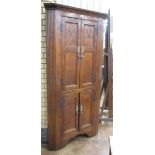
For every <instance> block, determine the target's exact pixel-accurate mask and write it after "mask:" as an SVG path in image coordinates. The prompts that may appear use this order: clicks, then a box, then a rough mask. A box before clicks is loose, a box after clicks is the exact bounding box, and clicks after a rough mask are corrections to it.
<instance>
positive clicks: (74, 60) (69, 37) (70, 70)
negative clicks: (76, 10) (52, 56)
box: [62, 17, 81, 90]
mask: <svg viewBox="0 0 155 155" xmlns="http://www.w3.org/2000/svg"><path fill="white" fill-rule="evenodd" d="M62 29H63V32H62V85H63V89H64V90H70V89H76V88H79V71H80V68H79V67H80V62H79V61H80V59H78V52H79V47H80V29H81V20H80V19H77V18H69V17H62Z"/></svg>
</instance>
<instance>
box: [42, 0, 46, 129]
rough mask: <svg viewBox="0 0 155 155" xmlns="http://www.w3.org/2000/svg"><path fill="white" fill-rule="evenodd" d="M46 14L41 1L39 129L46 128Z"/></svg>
mask: <svg viewBox="0 0 155 155" xmlns="http://www.w3.org/2000/svg"><path fill="white" fill-rule="evenodd" d="M46 58H47V56H46V13H45V8H44V0H41V128H47V123H48V122H47V80H46V78H47V75H46V68H47V66H46Z"/></svg>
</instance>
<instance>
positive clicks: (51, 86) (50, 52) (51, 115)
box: [46, 10, 56, 148]
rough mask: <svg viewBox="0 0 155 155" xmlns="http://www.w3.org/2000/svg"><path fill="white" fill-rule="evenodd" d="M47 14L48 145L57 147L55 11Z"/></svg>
mask: <svg viewBox="0 0 155 155" xmlns="http://www.w3.org/2000/svg"><path fill="white" fill-rule="evenodd" d="M46 13H47V104H48V106H47V108H48V109H47V112H48V145H49V148H51V147H53V146H54V145H55V139H56V137H55V111H56V110H55V96H56V91H55V80H56V76H55V67H56V66H55V51H54V35H55V34H54V10H46Z"/></svg>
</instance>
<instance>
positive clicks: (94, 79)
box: [93, 74, 96, 82]
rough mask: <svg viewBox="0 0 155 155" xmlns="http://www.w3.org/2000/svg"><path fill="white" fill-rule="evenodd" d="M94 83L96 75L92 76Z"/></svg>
mask: <svg viewBox="0 0 155 155" xmlns="http://www.w3.org/2000/svg"><path fill="white" fill-rule="evenodd" d="M95 81H96V75H95V74H94V75H93V82H95Z"/></svg>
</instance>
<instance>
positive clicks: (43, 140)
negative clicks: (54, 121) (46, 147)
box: [41, 128, 48, 144]
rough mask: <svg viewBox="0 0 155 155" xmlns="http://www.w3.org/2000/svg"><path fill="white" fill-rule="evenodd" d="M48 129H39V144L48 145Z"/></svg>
mask: <svg viewBox="0 0 155 155" xmlns="http://www.w3.org/2000/svg"><path fill="white" fill-rule="evenodd" d="M47 135H48V128H41V144H47V143H48V138H47Z"/></svg>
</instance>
